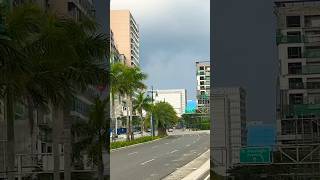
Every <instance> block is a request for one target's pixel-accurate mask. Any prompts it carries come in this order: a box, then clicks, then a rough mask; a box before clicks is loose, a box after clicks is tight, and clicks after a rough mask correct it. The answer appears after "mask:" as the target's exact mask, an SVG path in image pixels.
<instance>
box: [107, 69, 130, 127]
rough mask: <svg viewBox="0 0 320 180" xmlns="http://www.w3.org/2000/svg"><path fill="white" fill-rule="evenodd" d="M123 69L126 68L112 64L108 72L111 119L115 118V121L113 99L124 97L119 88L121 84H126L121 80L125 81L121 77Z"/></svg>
mask: <svg viewBox="0 0 320 180" xmlns="http://www.w3.org/2000/svg"><path fill="white" fill-rule="evenodd" d="M125 68H127V67H126V66H125V65H124V64H122V63H114V64H112V65H111V70H110V87H111V91H110V95H111V103H112V104H111V107H112V116H111V117H112V118H115V120H116V121H117V118H116V107H115V97H116V95H119V96H120V95H124V91H123V89H122V88H121V84H122V83H126V82H122V81H123V80H126V79H125V78H123V77H122V75H123V72H124V70H125Z"/></svg>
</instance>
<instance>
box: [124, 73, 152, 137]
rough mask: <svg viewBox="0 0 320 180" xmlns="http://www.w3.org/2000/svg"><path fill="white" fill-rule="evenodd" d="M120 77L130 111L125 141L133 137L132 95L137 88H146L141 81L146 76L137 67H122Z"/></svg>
mask: <svg viewBox="0 0 320 180" xmlns="http://www.w3.org/2000/svg"><path fill="white" fill-rule="evenodd" d="M121 78H122V79H123V80H122V81H121V82H124V83H121V84H119V86H120V88H121V89H122V90H123V91H124V93H125V95H126V99H127V104H128V112H131V113H130V115H128V114H127V129H128V131H127V141H129V140H130V136H131V140H133V139H134V135H133V131H132V112H133V105H132V97H133V95H134V93H135V92H136V91H137V90H142V89H145V88H146V85H145V84H144V83H143V80H145V79H146V78H147V75H146V74H144V73H143V72H142V71H141V70H140V68H138V67H127V68H125V69H124V71H123V73H122V76H121Z"/></svg>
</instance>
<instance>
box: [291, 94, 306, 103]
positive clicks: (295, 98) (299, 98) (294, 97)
mask: <svg viewBox="0 0 320 180" xmlns="http://www.w3.org/2000/svg"><path fill="white" fill-rule="evenodd" d="M289 104H290V105H293V104H303V94H290V95H289Z"/></svg>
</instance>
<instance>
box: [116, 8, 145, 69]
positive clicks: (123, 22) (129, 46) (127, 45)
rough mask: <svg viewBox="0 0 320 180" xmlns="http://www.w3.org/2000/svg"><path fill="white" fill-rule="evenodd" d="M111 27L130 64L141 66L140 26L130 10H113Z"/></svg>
mask: <svg viewBox="0 0 320 180" xmlns="http://www.w3.org/2000/svg"><path fill="white" fill-rule="evenodd" d="M110 27H111V30H112V31H113V35H114V39H115V42H116V44H117V47H118V50H119V52H120V54H124V55H125V57H126V64H127V65H128V66H140V55H139V51H140V50H139V44H140V37H139V26H138V24H137V23H136V21H135V20H134V18H133V16H132V14H131V13H130V11H129V10H111V11H110Z"/></svg>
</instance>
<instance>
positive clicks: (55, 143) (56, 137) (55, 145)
mask: <svg viewBox="0 0 320 180" xmlns="http://www.w3.org/2000/svg"><path fill="white" fill-rule="evenodd" d="M53 116H54V120H53V122H52V123H53V127H52V137H53V138H52V152H53V180H60V149H59V142H60V133H59V129H60V127H59V125H60V123H61V108H60V107H59V106H58V107H53Z"/></svg>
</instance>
